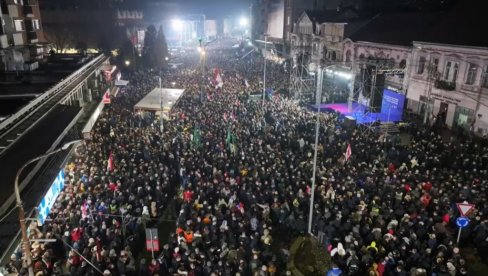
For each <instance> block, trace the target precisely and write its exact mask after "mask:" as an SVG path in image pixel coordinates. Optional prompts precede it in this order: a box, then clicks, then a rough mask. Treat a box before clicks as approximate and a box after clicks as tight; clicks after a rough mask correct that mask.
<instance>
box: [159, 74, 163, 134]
mask: <svg viewBox="0 0 488 276" xmlns="http://www.w3.org/2000/svg"><path fill="white" fill-rule="evenodd" d="M160 74H161V73H160ZM159 104H160V107H161V118H160V119H161V120H160V121H161V122H160V126H159V128H160V130H161V132H163V130H164V120H163V88H162V87H161V75H159Z"/></svg>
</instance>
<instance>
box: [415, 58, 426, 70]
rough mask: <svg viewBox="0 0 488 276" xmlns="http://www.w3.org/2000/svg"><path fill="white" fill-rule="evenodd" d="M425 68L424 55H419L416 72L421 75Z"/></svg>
mask: <svg viewBox="0 0 488 276" xmlns="http://www.w3.org/2000/svg"><path fill="white" fill-rule="evenodd" d="M424 69H425V57H422V56H421V57H419V64H417V74H419V75H421V74H423V73H424Z"/></svg>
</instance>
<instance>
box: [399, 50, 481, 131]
mask: <svg viewBox="0 0 488 276" xmlns="http://www.w3.org/2000/svg"><path fill="white" fill-rule="evenodd" d="M421 57H424V58H425V60H426V62H425V68H424V72H423V73H422V74H419V68H420V67H421V61H420V58H421ZM433 58H436V59H438V66H437V70H432V72H435V73H433V74H432V77H431V78H429V77H428V75H429V73H428V72H429V68H433V67H434V66H432V64H433V62H432V60H433ZM448 62H451V64H453V63H457V64H458V66H459V67H458V68H459V69H458V73H457V77H456V78H455V79H454V80H453V81H452V82H453V83H454V84H455V87H451V88H446V87H442V86H441V85H440V84H442V82H445V81H449V80H447V79H446V78H445V77H446V71H447V70H446V65H447V64H448ZM470 63H472V64H476V66H477V71H476V74H475V80H474V83H472V84H468V83H467V77H468V71H469V70H468V68H469V64H470ZM412 64H413V66H410V69H409V71H410V72H409V74H410V76H411V78H410V81H409V86H408V94H407V98H408V99H409V100H410V101H411V102H410V103H409V107H411V108H412V109H413V111H414V112H418V113H422V111H423V110H425V109H423V110H422V108H421V107H422V106H426V104H427V103H426V102H427V101H430V102H431V103H433V107H432V110H431V112H433V113H434V115H436V114H437V113H438V112H439V111H440V109H441V106H446V105H447V107H448V112H447V116H446V124H447V125H448V126H449V127H453V126H457V125H458V124H460V123H462V126H463V127H465V128H469V126H470V125H471V123H472V122H475V124H474V126H475V130H476V131H477V132H478V133H479V134H481V135H482V134H486V133H487V131H488V87H482V80H483V78H484V77H486V76H484V75H483V74H482V72H483V71H484V70H486V68H487V66H488V48H478V47H467V46H455V45H441V44H429V43H420V42H418V43H414V50H413V58H412ZM429 66H431V67H429ZM452 67H453V66H451V68H452ZM451 70H452V69H451ZM450 83H451V82H450ZM429 91H430V94H429ZM415 106H416V107H417V108H415ZM478 114H479V115H481V116H479V115H478ZM466 117H467V118H468V120H467V121H466V122H464V119H466ZM475 120H476V121H475ZM463 122H464V123H463ZM460 125H461V124H460Z"/></svg>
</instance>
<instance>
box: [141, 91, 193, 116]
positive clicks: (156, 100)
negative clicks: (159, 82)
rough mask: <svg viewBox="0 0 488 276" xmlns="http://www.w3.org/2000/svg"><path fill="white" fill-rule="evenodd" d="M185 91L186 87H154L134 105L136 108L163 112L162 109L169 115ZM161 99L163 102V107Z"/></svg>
mask: <svg viewBox="0 0 488 276" xmlns="http://www.w3.org/2000/svg"><path fill="white" fill-rule="evenodd" d="M184 91H185V90H184V89H173V88H161V89H160V88H154V89H153V91H151V92H150V93H149V94H147V95H146V96H145V97H144V98H142V100H140V101H139V102H138V103H137V104H136V105H135V106H134V110H135V111H154V112H161V109H162V111H163V114H164V115H166V116H167V115H168V112H169V111H170V110H171V108H172V107H173V105H174V104H175V103H176V102H177V101H178V100H179V98H180V97H181V95H182V94H183V92H184ZM161 100H162V102H163V104H162V108H161Z"/></svg>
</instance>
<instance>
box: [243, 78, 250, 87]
mask: <svg viewBox="0 0 488 276" xmlns="http://www.w3.org/2000/svg"><path fill="white" fill-rule="evenodd" d="M244 85H246V88H249V82H247V79H246V80H244Z"/></svg>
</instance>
